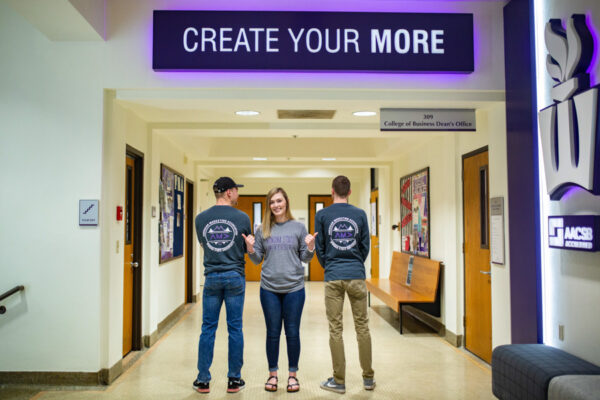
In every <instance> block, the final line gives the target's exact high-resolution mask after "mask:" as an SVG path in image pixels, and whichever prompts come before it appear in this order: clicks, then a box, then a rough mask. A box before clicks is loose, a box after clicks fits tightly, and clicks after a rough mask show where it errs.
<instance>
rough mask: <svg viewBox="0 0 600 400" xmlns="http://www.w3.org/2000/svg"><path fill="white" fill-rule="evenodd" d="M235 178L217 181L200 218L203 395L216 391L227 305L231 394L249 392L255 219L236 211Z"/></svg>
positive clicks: (200, 370)
mask: <svg viewBox="0 0 600 400" xmlns="http://www.w3.org/2000/svg"><path fill="white" fill-rule="evenodd" d="M242 186H244V185H238V184H236V183H235V182H234V181H233V179H231V178H229V177H221V178H219V179H217V180H216V181H215V184H214V185H213V192H214V193H215V197H216V199H217V204H216V205H215V206H212V207H211V208H209V209H208V210H206V211H203V212H201V213H200V214H198V215H197V216H196V233H197V235H198V240H199V241H200V245H201V246H202V248H203V249H204V275H205V276H206V279H205V281H204V290H203V293H202V333H201V334H200V342H199V344H198V377H197V378H196V380H195V381H194V384H193V385H194V388H195V389H196V390H197V391H198V392H200V393H208V392H209V391H210V388H209V382H210V379H211V376H210V372H209V369H210V365H211V364H212V359H213V350H214V347H215V333H216V331H217V325H218V323H219V313H220V312H221V305H222V304H223V302H225V309H226V310H227V330H228V331H229V371H228V373H227V376H228V378H229V381H228V384H227V392H229V393H235V392H239V391H240V390H241V389H243V388H244V385H245V382H244V380H243V379H242V378H241V369H242V364H243V355H244V336H243V334H242V312H243V309H244V294H245V291H246V280H245V278H244V265H245V260H244V253H245V252H246V243H245V241H244V238H243V237H242V234H244V235H250V234H251V233H252V231H251V228H250V218H248V216H247V215H246V214H245V213H243V212H241V211H239V210H237V209H235V208H233V207H232V206H234V205H236V204H237V199H238V188H239V187H242Z"/></svg>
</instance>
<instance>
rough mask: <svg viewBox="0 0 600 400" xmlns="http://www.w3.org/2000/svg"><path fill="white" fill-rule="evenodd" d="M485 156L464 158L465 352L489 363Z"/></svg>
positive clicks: (490, 306) (490, 344)
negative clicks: (467, 351)
mask: <svg viewBox="0 0 600 400" xmlns="http://www.w3.org/2000/svg"><path fill="white" fill-rule="evenodd" d="M488 176H489V174H488V152H487V150H486V151H483V152H479V153H477V154H474V155H471V156H465V157H464V158H463V202H464V204H463V209H464V257H465V348H466V349H467V350H469V351H470V352H472V353H473V354H475V355H477V356H478V357H480V358H482V359H483V360H485V361H487V362H488V363H489V362H491V359H492V297H491V283H492V279H491V278H492V276H491V270H490V248H489V207H488V204H489V194H488V187H489V184H488Z"/></svg>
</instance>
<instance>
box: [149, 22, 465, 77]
mask: <svg viewBox="0 0 600 400" xmlns="http://www.w3.org/2000/svg"><path fill="white" fill-rule="evenodd" d="M153 35H154V36H153V59H152V66H153V68H154V69H155V70H158V71H165V70H166V71H168V70H171V71H172V70H188V71H190V70H191V71H193V70H323V71H331V70H336V71H406V72H410V71H414V72H464V73H468V72H473V64H474V62H473V59H474V57H473V14H436V13H427V14H426V13H364V12H360V13H359V12H288V11H165V10H155V11H154V27H153Z"/></svg>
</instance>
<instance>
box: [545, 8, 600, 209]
mask: <svg viewBox="0 0 600 400" xmlns="http://www.w3.org/2000/svg"><path fill="white" fill-rule="evenodd" d="M566 26H567V29H566V31H565V29H564V28H563V26H562V21H561V20H560V19H551V20H550V22H548V23H547V24H546V29H545V39H546V48H547V49H548V52H549V53H550V54H548V55H547V57H546V69H547V71H548V74H549V75H550V76H551V77H552V79H553V80H554V81H555V82H556V85H555V86H554V87H553V88H552V91H551V94H552V99H553V100H554V104H552V105H551V106H549V107H547V108H544V109H543V110H541V111H540V112H539V124H540V134H541V143H542V151H543V157H544V169H545V173H546V185H547V187H548V194H549V195H550V198H551V199H552V200H560V199H561V198H562V196H563V195H564V194H565V193H566V192H567V190H569V189H570V188H571V187H574V186H578V187H581V188H583V189H585V190H587V191H589V192H591V193H593V194H595V195H600V125H599V123H598V122H599V121H598V116H599V115H600V105H599V103H598V97H599V96H598V94H599V91H600V87H599V86H596V87H593V88H590V76H589V74H588V73H587V69H588V68H589V66H590V63H591V61H592V58H593V53H594V40H593V38H592V34H591V32H590V30H589V28H588V26H587V24H586V21H585V15H583V14H574V15H573V16H572V17H571V18H570V19H569V20H568V21H567V24H566Z"/></svg>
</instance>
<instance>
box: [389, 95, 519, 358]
mask: <svg viewBox="0 0 600 400" xmlns="http://www.w3.org/2000/svg"><path fill="white" fill-rule="evenodd" d="M504 118H505V107H504V105H503V104H501V103H499V104H496V105H492V106H490V107H487V108H485V109H481V110H478V111H477V132H473V133H452V132H450V133H444V134H436V135H435V136H434V137H432V138H431V139H430V140H429V142H427V143H426V144H424V145H422V146H420V147H417V148H415V149H414V150H413V151H411V153H410V154H408V155H406V156H405V157H402V158H399V159H398V160H396V161H394V164H393V168H392V178H391V187H392V204H393V206H392V210H393V218H392V219H393V221H399V220H400V178H401V177H402V176H404V175H407V174H409V173H412V172H415V171H417V170H420V169H423V168H425V167H429V174H430V183H429V185H430V207H431V208H430V213H431V220H430V221H431V226H430V229H431V230H430V245H431V258H432V259H435V260H439V261H443V262H444V285H443V287H442V317H441V318H440V319H441V321H442V322H443V323H444V324H445V326H446V329H448V330H450V331H451V332H453V333H455V334H459V335H461V334H463V333H464V332H463V325H462V318H463V315H464V274H463V269H464V258H463V254H462V242H463V212H462V155H464V154H467V153H469V152H471V151H474V150H477V149H479V148H482V147H484V146H488V151H489V173H490V188H489V190H490V197H497V196H502V197H504V201H505V204H507V196H508V189H507V178H506V145H505V143H506V128H505V122H504ZM425 135H427V134H426V133H425ZM505 221H507V215H505ZM391 238H392V249H393V250H395V251H399V250H400V232H398V231H394V233H393V235H392V236H391ZM505 254H506V255H508V236H507V234H505ZM506 258H507V260H506V264H505V265H503V266H498V265H496V264H491V271H492V345H493V347H495V346H498V345H500V344H505V343H510V299H509V292H510V290H509V289H510V286H509V284H510V282H509V280H508V278H509V277H508V270H509V264H508V257H506ZM386 271H387V273H388V274H389V267H388V268H387V270H386Z"/></svg>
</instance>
